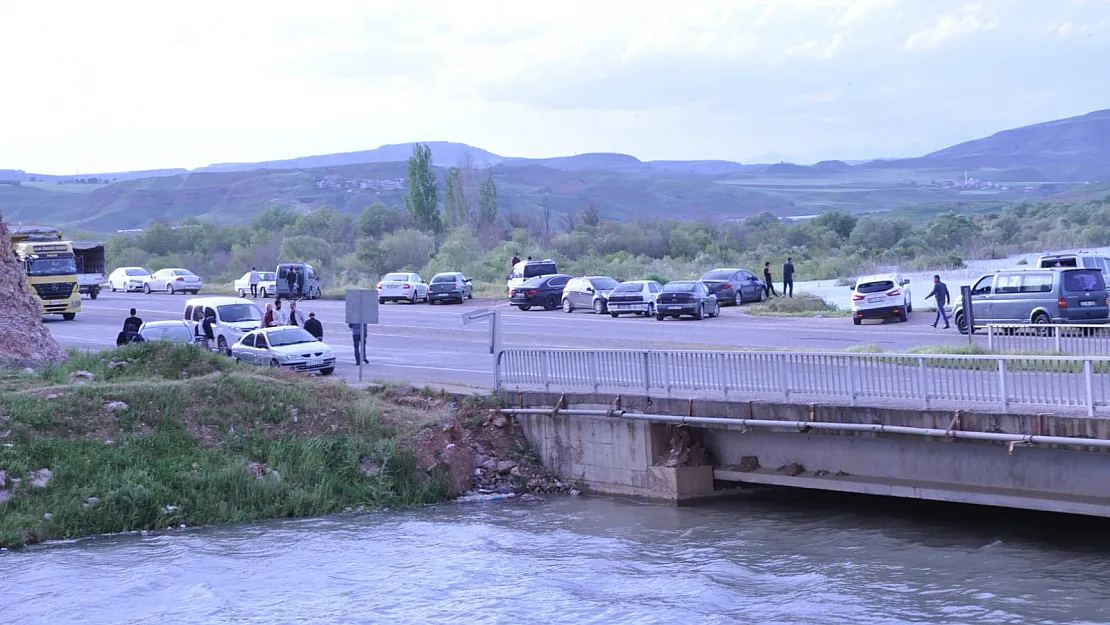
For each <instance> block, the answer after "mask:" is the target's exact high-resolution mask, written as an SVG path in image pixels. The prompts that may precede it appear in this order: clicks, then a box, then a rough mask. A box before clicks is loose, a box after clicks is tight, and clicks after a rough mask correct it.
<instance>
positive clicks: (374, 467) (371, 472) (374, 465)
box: [358, 456, 382, 477]
mask: <svg viewBox="0 0 1110 625" xmlns="http://www.w3.org/2000/svg"><path fill="white" fill-rule="evenodd" d="M358 466H359V470H361V471H362V474H363V475H365V476H366V477H377V476H378V475H380V474H381V472H382V465H381V464H380V463H378V462H375V461H373V460H371V459H370V458H368V457H366V456H362V457H361V458H359V459H358Z"/></svg>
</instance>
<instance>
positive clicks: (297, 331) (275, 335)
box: [266, 328, 316, 347]
mask: <svg viewBox="0 0 1110 625" xmlns="http://www.w3.org/2000/svg"><path fill="white" fill-rule="evenodd" d="M266 338H267V339H269V340H270V347H283V346H286V345H300V344H301V343H313V342H315V341H316V337H314V336H312V335H311V334H309V333H308V332H306V331H305V330H302V329H301V328H289V329H288V330H278V331H277V332H268V333H267V334H266Z"/></svg>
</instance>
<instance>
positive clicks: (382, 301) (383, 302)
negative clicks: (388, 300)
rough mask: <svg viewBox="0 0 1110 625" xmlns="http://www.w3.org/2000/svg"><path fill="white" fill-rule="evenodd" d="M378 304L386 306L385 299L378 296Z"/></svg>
mask: <svg viewBox="0 0 1110 625" xmlns="http://www.w3.org/2000/svg"><path fill="white" fill-rule="evenodd" d="M378 305H379V306H385V300H384V299H382V298H380V297H379V298H378Z"/></svg>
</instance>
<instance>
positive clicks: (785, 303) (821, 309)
mask: <svg viewBox="0 0 1110 625" xmlns="http://www.w3.org/2000/svg"><path fill="white" fill-rule="evenodd" d="M744 312H746V313H747V314H749V315H753V316H756V317H850V316H851V315H852V313H851V311H848V310H843V309H841V308H838V307H837V306H835V305H833V304H830V303H828V302H826V301H825V300H823V299H821V298H820V297H817V296H816V295H812V294H810V293H795V294H794V297H772V298H770V299H768V300H767V301H766V302H763V303H762V304H753V305H751V306H748V307H746V308H745V309H744Z"/></svg>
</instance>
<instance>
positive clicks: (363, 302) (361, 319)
mask: <svg viewBox="0 0 1110 625" xmlns="http://www.w3.org/2000/svg"><path fill="white" fill-rule="evenodd" d="M345 302H346V304H347V326H348V327H350V326H351V325H352V324H354V325H357V326H360V327H359V330H360V332H359V343H360V345H359V347H360V349H359V352H361V353H360V354H359V355H360V356H361V358H359V359H358V381H359V382H361V381H362V363H363V362H365V361H367V360H369V358H367V357H366V326H367V325H370V324H373V325H377V324H378V290H377V289H347V294H346V297H345ZM352 334H353V333H352Z"/></svg>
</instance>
